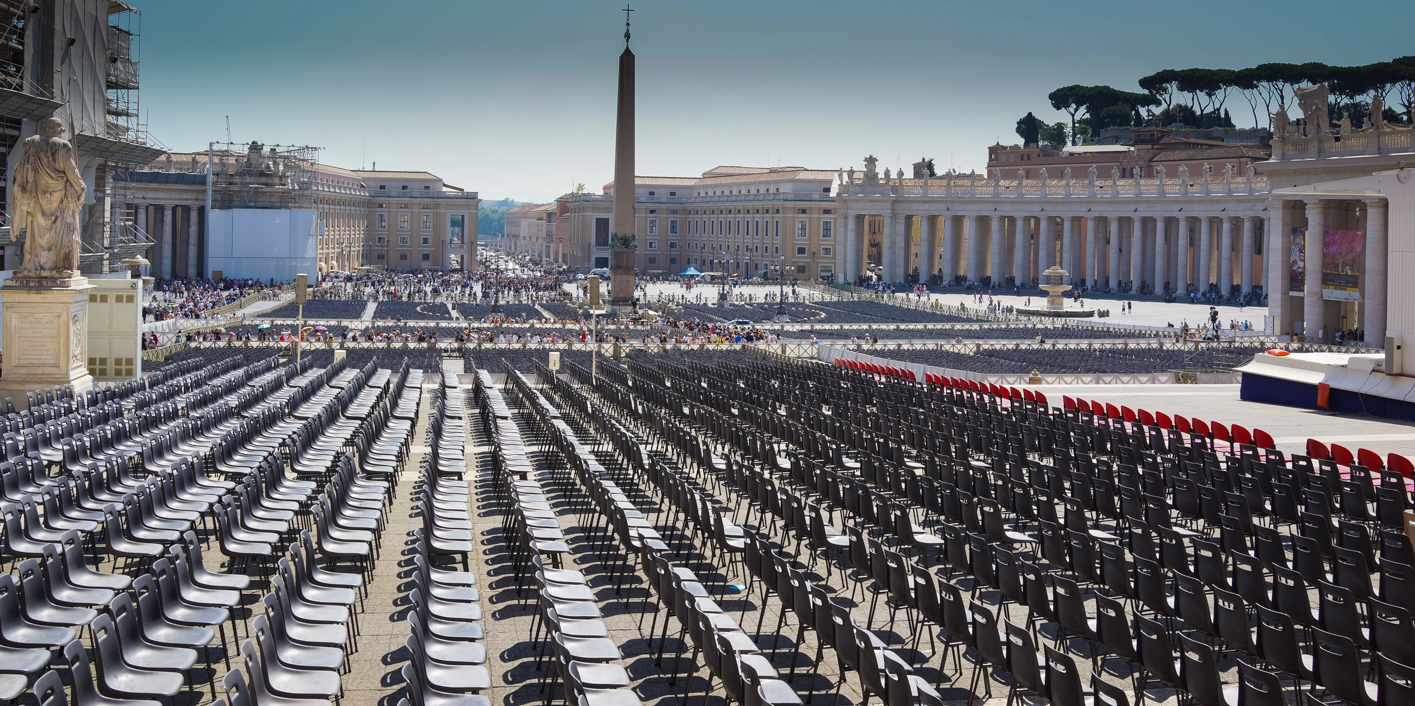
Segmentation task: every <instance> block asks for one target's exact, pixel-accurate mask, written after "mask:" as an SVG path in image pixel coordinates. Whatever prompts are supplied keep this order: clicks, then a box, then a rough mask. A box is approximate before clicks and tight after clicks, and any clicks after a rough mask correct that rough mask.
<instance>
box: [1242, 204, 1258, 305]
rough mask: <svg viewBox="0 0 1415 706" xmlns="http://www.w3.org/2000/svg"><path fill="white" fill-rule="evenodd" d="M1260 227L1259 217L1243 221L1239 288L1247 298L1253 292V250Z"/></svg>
mask: <svg viewBox="0 0 1415 706" xmlns="http://www.w3.org/2000/svg"><path fill="white" fill-rule="evenodd" d="M1257 226H1258V217H1257V216H1248V217H1246V218H1244V219H1243V250H1242V254H1241V255H1240V256H1239V258H1238V267H1239V269H1238V288H1239V290H1240V291H1241V292H1243V295H1244V296H1247V295H1249V294H1251V293H1252V292H1253V250H1254V249H1255V248H1254V246H1255V245H1256V243H1257V241H1256V240H1255V236H1256V233H1255V231H1256V230H1257Z"/></svg>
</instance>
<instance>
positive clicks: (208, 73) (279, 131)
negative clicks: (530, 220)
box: [133, 0, 1415, 200]
mask: <svg viewBox="0 0 1415 706" xmlns="http://www.w3.org/2000/svg"><path fill="white" fill-rule="evenodd" d="M133 4H134V5H135V6H137V7H138V8H139V9H140V10H141V11H142V13H143V16H142V91H141V101H142V109H143V111H144V112H145V113H146V115H147V116H148V117H147V119H148V121H149V124H150V128H151V131H152V134H153V135H154V136H155V137H156V138H157V139H159V140H161V141H162V142H163V143H164V144H166V145H167V146H168V147H169V148H171V149H174V150H193V149H204V148H205V147H206V143H207V142H208V141H210V140H223V139H225V134H226V124H225V116H228V115H229V116H230V118H231V135H232V138H233V139H234V140H235V141H237V142H240V141H249V140H252V139H256V140H261V141H263V142H273V143H277V142H278V143H282V144H292V143H296V144H310V145H316V146H319V147H323V148H325V149H324V150H323V152H321V157H320V159H321V161H323V162H326V163H330V164H336V165H339V166H344V167H351V168H358V167H359V166H360V164H361V163H363V164H366V165H371V164H372V163H373V162H377V163H378V167H379V169H422V170H427V171H431V172H434V173H436V174H438V175H439V176H441V177H443V178H444V179H446V180H447V181H448V182H449V183H452V184H455V185H457V186H460V187H463V188H466V189H469V190H476V191H479V192H481V194H482V196H483V198H502V197H514V198H517V199H520V200H548V199H551V198H554V197H555V196H557V195H559V194H561V193H564V192H566V191H568V190H570V188H571V187H572V186H573V185H574V184H575V183H577V182H583V183H585V184H586V185H587V187H588V188H589V189H590V190H592V191H595V192H598V191H599V189H600V187H601V186H602V185H603V184H604V183H605V182H608V181H609V180H610V179H611V178H612V172H613V130H614V94H615V71H616V61H617V56H618V54H619V51H620V50H621V48H622V46H623V44H622V41H623V40H622V36H623V24H624V13H623V12H619V11H617V10H619V9H620V8H622V7H623V6H624V4H623V1H622V0H619V1H618V2H606V1H602V0H573V1H572V0H521V1H518V2H505V3H502V2H452V1H449V0H436V1H434V0H401V1H399V2H388V1H387V0H385V1H383V2H365V1H363V0H340V1H338V2H333V1H325V0H283V1H282V2H272V1H269V0H247V1H246V2H241V3H215V2H210V1H209V0H199V1H193V0H134V2H133ZM634 7H635V12H634V13H633V19H634V39H633V48H634V52H635V54H636V55H637V56H638V93H637V99H638V140H637V146H638V170H637V171H638V173H639V174H652V175H675V176H678V175H694V174H698V173H701V172H702V171H704V170H706V169H709V168H711V167H713V166H715V165H718V164H745V165H765V164H768V163H770V164H772V165H776V164H782V165H801V166H808V167H813V168H822V169H835V168H839V167H849V166H851V165H854V166H856V167H858V166H860V164H861V162H862V159H863V158H864V157H865V156H866V155H867V154H871V153H873V154H875V155H876V156H878V157H879V158H880V163H881V166H882V167H883V166H890V167H893V166H896V165H898V164H907V163H910V162H912V161H914V160H916V159H917V158H918V157H919V156H920V155H927V156H930V157H933V158H934V159H935V161H936V164H938V165H939V166H940V167H941V168H947V167H948V166H949V165H950V164H951V165H953V166H955V167H957V168H959V169H960V170H962V171H967V170H968V169H972V168H979V169H981V167H982V166H983V163H984V159H985V147H986V146H987V145H990V144H992V143H993V142H994V141H997V140H1001V141H1002V142H1003V143H1004V144H1009V143H1013V142H1016V141H1017V138H1016V135H1015V134H1014V132H1013V127H1014V124H1015V122H1016V120H1017V118H1018V117H1020V116H1021V115H1023V114H1025V113H1026V112H1027V111H1029V110H1030V111H1033V112H1034V113H1036V115H1037V116H1038V117H1040V118H1043V119H1045V120H1048V121H1057V120H1062V119H1064V118H1065V116H1064V114H1061V113H1058V112H1056V111H1053V110H1052V109H1051V107H1050V105H1049V104H1048V102H1047V99H1046V95H1047V93H1049V92H1050V91H1051V90H1052V89H1054V88H1057V87H1059V86H1063V85H1068V84H1073V83H1084V84H1109V85H1112V86H1115V87H1117V88H1122V89H1125V90H1138V86H1136V84H1135V81H1136V79H1138V78H1139V77H1141V76H1144V75H1146V74H1149V73H1153V72H1154V71H1157V70H1159V69H1162V68H1189V67H1194V66H1202V67H1209V68H1220V67H1223V68H1241V67H1244V66H1250V65H1254V64H1259V63H1263V62H1267V61H1285V62H1294V63H1301V62H1305V61H1322V62H1326V63H1330V64H1363V63H1369V62H1373V61H1383V60H1388V59H1390V58H1393V57H1395V56H1400V55H1405V54H1412V53H1415V47H1412V46H1411V44H1410V42H1409V39H1408V22H1406V21H1388V22H1382V21H1381V18H1383V17H1384V18H1387V19H1391V20H1395V19H1396V18H1406V19H1408V18H1409V16H1410V11H1411V4H1410V2H1409V0H1367V1H1366V2H1362V3H1360V4H1359V5H1342V4H1330V3H1321V4H1318V3H1316V2H1309V1H1308V0H1285V1H1282V2H1270V1H1268V0H1262V1H1258V0H1247V1H1244V2H1213V1H1209V0H1196V1H1194V2H1189V3H1185V4H1182V5H1175V4H1169V3H1135V2H1124V3H1122V2H1089V3H1075V2H1072V3H1064V2H1034V1H1032V0H1012V1H1010V2H952V1H947V2H944V1H939V0H934V1H925V0H916V1H901V2H882V1H876V2H841V1H837V0H811V1H806V0H765V1H764V0H712V1H710V2H697V1H694V2H690V1H685V0H648V1H645V2H635V3H634ZM1358 7H1359V11H1349V10H1348V8H1350V9H1355V8H1358ZM1227 105H1228V107H1230V109H1231V110H1232V113H1233V116H1234V119H1235V121H1237V122H1238V124H1239V125H1240V126H1242V125H1247V124H1250V123H1251V122H1252V118H1251V117H1250V114H1249V112H1248V108H1247V104H1246V103H1245V102H1244V101H1243V99H1242V98H1241V97H1237V96H1235V97H1233V98H1231V99H1230V101H1229V103H1228V104H1227ZM768 160H770V162H768Z"/></svg>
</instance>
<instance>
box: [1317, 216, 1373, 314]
mask: <svg viewBox="0 0 1415 706" xmlns="http://www.w3.org/2000/svg"><path fill="white" fill-rule="evenodd" d="M1365 265H1366V234H1365V233H1364V232H1362V231H1359V230H1332V229H1330V228H1328V229H1327V230H1326V231H1325V232H1323V233H1322V299H1328V300H1332V301H1341V302H1359V301H1361V275H1362V274H1364V273H1365Z"/></svg>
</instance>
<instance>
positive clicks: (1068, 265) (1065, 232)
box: [1061, 182, 1076, 284]
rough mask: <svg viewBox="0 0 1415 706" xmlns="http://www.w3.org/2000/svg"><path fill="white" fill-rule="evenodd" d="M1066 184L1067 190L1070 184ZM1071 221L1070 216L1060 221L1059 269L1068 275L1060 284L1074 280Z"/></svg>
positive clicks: (1073, 248)
mask: <svg viewBox="0 0 1415 706" xmlns="http://www.w3.org/2000/svg"><path fill="white" fill-rule="evenodd" d="M1067 184H1068V188H1069V184H1070V182H1067ZM1073 220H1075V219H1073V218H1072V217H1071V216H1067V217H1065V218H1063V219H1061V269H1063V270H1066V271H1067V273H1068V274H1067V275H1066V276H1065V277H1062V278H1061V283H1062V284H1071V281H1072V280H1073V279H1075V278H1076V274H1075V272H1076V270H1075V269H1074V268H1075V267H1076V243H1075V242H1074V241H1073V240H1072V235H1071V228H1072V223H1071V222H1072V221H1073Z"/></svg>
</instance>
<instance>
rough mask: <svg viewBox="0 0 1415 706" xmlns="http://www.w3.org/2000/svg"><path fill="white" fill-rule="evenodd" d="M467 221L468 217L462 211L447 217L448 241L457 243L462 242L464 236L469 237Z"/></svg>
mask: <svg viewBox="0 0 1415 706" xmlns="http://www.w3.org/2000/svg"><path fill="white" fill-rule="evenodd" d="M466 222H467V217H466V216H464V215H462V214H460V213H455V214H452V215H451V216H448V217H447V242H449V243H452V244H453V245H456V244H457V243H460V242H462V239H463V238H465V237H467V236H466Z"/></svg>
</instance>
